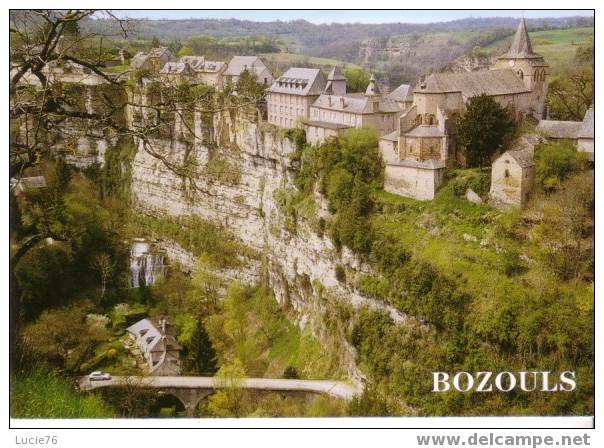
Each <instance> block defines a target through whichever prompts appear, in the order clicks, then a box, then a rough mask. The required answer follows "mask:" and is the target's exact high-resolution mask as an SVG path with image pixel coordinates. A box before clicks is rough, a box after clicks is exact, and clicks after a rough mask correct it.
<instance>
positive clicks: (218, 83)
mask: <svg viewBox="0 0 604 448" xmlns="http://www.w3.org/2000/svg"><path fill="white" fill-rule="evenodd" d="M179 62H183V63H186V64H189V66H190V67H191V69H193V77H194V79H195V82H197V83H203V84H206V85H208V86H212V87H216V88H217V89H222V87H223V86H224V73H225V71H226V69H227V65H226V63H225V62H222V61H208V60H206V58H205V57H203V56H183V57H181V58H180V59H179Z"/></svg>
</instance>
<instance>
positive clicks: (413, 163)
mask: <svg viewBox="0 0 604 448" xmlns="http://www.w3.org/2000/svg"><path fill="white" fill-rule="evenodd" d="M386 165H394V166H406V167H409V168H423V169H427V170H437V169H441V168H444V167H445V162H444V161H442V160H434V159H428V160H422V161H419V160H413V159H404V160H398V161H397V160H395V161H391V162H386Z"/></svg>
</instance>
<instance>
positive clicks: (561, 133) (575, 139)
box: [536, 105, 595, 162]
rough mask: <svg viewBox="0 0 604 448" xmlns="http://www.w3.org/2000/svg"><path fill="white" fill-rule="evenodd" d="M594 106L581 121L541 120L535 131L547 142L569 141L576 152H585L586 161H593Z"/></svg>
mask: <svg viewBox="0 0 604 448" xmlns="http://www.w3.org/2000/svg"><path fill="white" fill-rule="evenodd" d="M594 124H595V123H594V106H593V105H592V106H591V107H590V108H589V109H587V112H586V113H585V116H584V117H583V121H558V120H541V121H540V122H539V124H538V125H537V127H536V130H537V131H538V132H540V133H542V134H543V135H544V136H546V137H547V138H548V140H554V141H555V140H569V141H571V142H572V143H573V144H574V145H575V146H576V147H577V150H578V151H581V152H585V153H586V154H587V157H588V160H590V161H592V162H593V160H594Z"/></svg>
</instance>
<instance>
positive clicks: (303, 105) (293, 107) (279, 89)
mask: <svg viewBox="0 0 604 448" xmlns="http://www.w3.org/2000/svg"><path fill="white" fill-rule="evenodd" d="M326 85H327V79H326V78H325V75H324V74H323V73H322V72H321V70H319V69H318V68H297V67H292V68H290V69H289V70H288V71H286V72H285V73H284V74H283V75H282V76H280V77H279V78H277V79H276V80H275V82H273V85H272V86H271V87H270V88H269V89H268V95H267V108H268V122H269V123H271V124H274V125H275V126H279V127H282V128H293V127H295V126H296V125H297V123H298V120H300V119H303V120H306V119H308V118H309V114H310V106H311V105H312V104H313V103H314V102H315V100H316V99H317V98H318V97H319V96H320V95H321V94H322V93H323V91H324V90H325V86H326Z"/></svg>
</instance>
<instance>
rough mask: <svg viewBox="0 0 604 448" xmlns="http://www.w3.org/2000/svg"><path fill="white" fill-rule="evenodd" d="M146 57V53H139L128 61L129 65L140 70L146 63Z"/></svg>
mask: <svg viewBox="0 0 604 448" xmlns="http://www.w3.org/2000/svg"><path fill="white" fill-rule="evenodd" d="M148 57H149V56H148V55H147V53H145V52H143V51H139V52H138V53H136V54H135V55H134V56H133V57H132V59H130V65H131V66H132V67H134V68H141V67H142V66H143V64H144V63H145V62H147V59H148Z"/></svg>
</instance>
